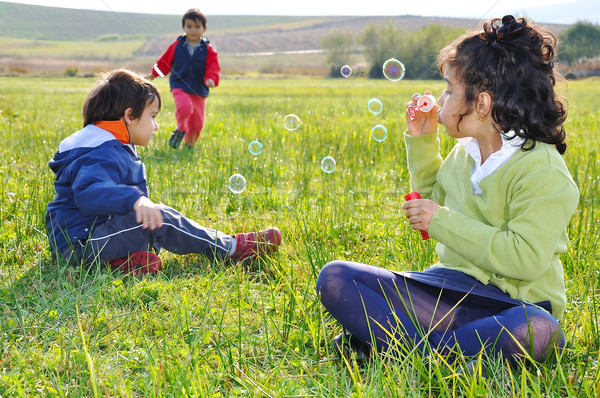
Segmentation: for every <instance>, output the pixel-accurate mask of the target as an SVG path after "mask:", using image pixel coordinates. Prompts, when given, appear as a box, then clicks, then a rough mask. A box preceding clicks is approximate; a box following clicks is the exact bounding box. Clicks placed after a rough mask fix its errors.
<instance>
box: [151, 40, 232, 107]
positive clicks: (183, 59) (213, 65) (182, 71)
mask: <svg viewBox="0 0 600 398" xmlns="http://www.w3.org/2000/svg"><path fill="white" fill-rule="evenodd" d="M186 40H187V39H186V37H185V36H180V37H178V38H177V40H176V41H175V42H173V43H172V44H171V45H170V46H169V47H168V48H167V50H166V51H165V52H164V54H163V55H162V56H161V57H160V58H159V60H158V61H156V64H155V65H154V67H153V68H152V74H153V75H154V76H166V75H167V74H169V73H171V76H170V77H169V83H170V85H171V90H172V89H174V88H180V89H182V90H183V91H185V92H187V93H190V94H194V95H199V96H201V97H208V93H209V89H208V87H207V86H206V84H205V83H204V82H205V81H206V80H207V79H212V80H213V81H214V82H215V86H217V85H218V84H219V78H220V76H221V67H220V65H219V59H218V56H217V51H216V50H215V49H214V48H213V47H212V46H211V45H210V43H209V41H208V39H206V38H204V37H203V38H202V39H200V45H199V46H198V48H196V50H195V51H194V54H193V55H190V52H189V51H188V49H187V47H186V45H185V42H186Z"/></svg>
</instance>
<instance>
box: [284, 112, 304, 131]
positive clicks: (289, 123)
mask: <svg viewBox="0 0 600 398" xmlns="http://www.w3.org/2000/svg"><path fill="white" fill-rule="evenodd" d="M283 127H285V129H286V130H289V131H294V130H296V129H297V128H298V127H300V118H299V117H298V116H296V115H294V114H293V113H292V114H289V115H287V116H286V117H284V118H283Z"/></svg>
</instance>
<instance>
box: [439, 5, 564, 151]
mask: <svg viewBox="0 0 600 398" xmlns="http://www.w3.org/2000/svg"><path fill="white" fill-rule="evenodd" d="M557 43H558V40H557V38H556V36H555V35H554V34H553V33H552V32H550V31H549V30H547V29H545V28H542V27H537V26H535V25H534V24H533V22H532V21H531V20H529V19H527V18H518V19H515V18H514V17H513V16H512V15H506V16H505V17H504V18H502V20H500V18H494V19H491V20H489V21H487V22H485V23H484V24H483V28H482V29H481V30H480V31H477V32H471V33H467V34H465V35H463V36H461V37H459V38H458V39H456V40H455V41H454V42H452V43H451V44H449V45H448V46H446V47H445V48H444V49H443V50H442V51H441V52H440V53H439V55H438V66H439V69H440V72H441V73H442V75H443V74H444V70H445V68H446V67H448V66H451V67H452V68H454V71H455V73H456V76H457V78H458V79H459V80H460V81H461V82H462V83H463V84H464V86H465V102H466V104H467V105H466V109H465V111H464V113H462V114H461V115H460V117H459V121H458V123H457V129H458V127H459V126H458V125H459V124H460V122H461V121H462V119H463V117H464V116H466V115H469V114H470V113H471V112H473V109H474V106H475V103H476V98H477V95H478V94H479V93H481V92H487V93H489V94H490V96H491V97H492V100H493V107H492V118H493V120H494V122H495V123H497V125H498V126H500V129H501V133H502V134H506V133H508V132H509V131H510V130H514V132H515V133H516V135H518V136H520V137H523V138H525V139H526V141H525V142H524V143H523V145H522V146H521V148H522V149H523V150H531V149H533V148H534V147H535V145H536V142H538V141H539V142H545V143H549V144H553V145H555V146H556V149H557V150H558V152H559V153H560V154H563V153H564V152H565V150H566V149H567V145H566V143H565V138H566V132H565V130H564V128H563V123H564V122H565V120H566V118H567V112H566V108H565V105H564V104H563V103H562V102H561V100H560V98H559V96H558V95H557V93H556V92H555V91H554V86H555V84H556V80H557V79H562V76H561V75H560V73H559V72H558V71H557V70H556V68H555V66H554V55H555V49H556V45H557ZM459 131H460V130H459ZM507 138H510V137H507Z"/></svg>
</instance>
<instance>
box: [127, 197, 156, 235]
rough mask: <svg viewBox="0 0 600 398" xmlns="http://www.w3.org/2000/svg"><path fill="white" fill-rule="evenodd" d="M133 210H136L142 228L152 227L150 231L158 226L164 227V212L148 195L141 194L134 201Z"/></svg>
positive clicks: (136, 218) (136, 217)
mask: <svg viewBox="0 0 600 398" xmlns="http://www.w3.org/2000/svg"><path fill="white" fill-rule="evenodd" d="M133 210H134V211H135V220H136V221H137V222H139V223H140V224H142V228H144V229H147V228H150V231H154V230H155V229H156V228H160V227H162V225H163V216H162V213H161V212H160V210H159V209H158V208H157V207H156V205H155V204H154V202H152V201H151V200H150V199H148V198H147V197H145V196H140V198H139V199H138V200H137V201H136V202H135V203H134V205H133Z"/></svg>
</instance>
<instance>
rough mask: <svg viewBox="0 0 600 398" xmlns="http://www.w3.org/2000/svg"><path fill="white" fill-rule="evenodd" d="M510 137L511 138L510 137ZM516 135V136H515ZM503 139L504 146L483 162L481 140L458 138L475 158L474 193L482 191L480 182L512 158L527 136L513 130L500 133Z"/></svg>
mask: <svg viewBox="0 0 600 398" xmlns="http://www.w3.org/2000/svg"><path fill="white" fill-rule="evenodd" d="M508 137H510V138H508ZM513 137H514V138H513ZM500 138H501V139H502V147H501V148H500V149H498V150H497V151H496V152H494V153H492V154H491V155H490V156H489V158H487V160H486V161H485V162H484V163H483V164H481V149H480V148H479V141H477V140H476V139H475V138H473V137H466V138H458V139H457V140H458V142H459V143H460V144H462V145H463V146H464V148H465V152H467V153H468V154H469V156H471V158H473V161H474V162H473V170H471V185H472V187H473V193H476V194H480V193H482V191H481V189H480V188H479V183H480V182H481V180H482V179H483V178H484V177H487V176H489V175H490V174H492V173H493V172H494V171H496V170H498V169H499V168H500V167H501V166H502V165H503V164H504V163H505V162H506V161H507V160H508V159H510V158H511V157H512V156H513V155H514V154H515V153H516V152H517V150H519V148H520V147H521V145H522V144H523V143H524V142H525V138H523V137H519V136H517V135H516V133H515V132H514V131H513V130H511V131H509V132H508V133H507V134H506V135H505V134H500Z"/></svg>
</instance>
